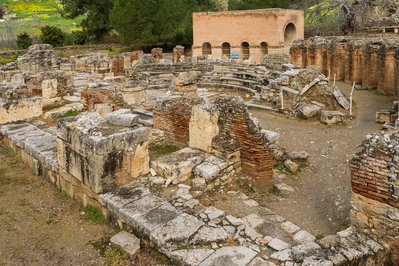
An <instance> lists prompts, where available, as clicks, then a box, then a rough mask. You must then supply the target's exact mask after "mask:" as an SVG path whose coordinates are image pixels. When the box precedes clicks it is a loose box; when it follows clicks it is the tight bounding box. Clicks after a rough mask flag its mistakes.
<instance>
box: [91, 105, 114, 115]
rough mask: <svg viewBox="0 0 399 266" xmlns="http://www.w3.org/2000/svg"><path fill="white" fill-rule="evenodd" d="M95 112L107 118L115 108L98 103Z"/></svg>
mask: <svg viewBox="0 0 399 266" xmlns="http://www.w3.org/2000/svg"><path fill="white" fill-rule="evenodd" d="M94 111H95V112H97V113H99V114H100V115H101V117H105V116H106V115H107V114H109V113H112V111H113V108H112V106H110V105H109V104H106V103H98V104H95V105H94Z"/></svg>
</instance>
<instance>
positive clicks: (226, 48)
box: [222, 42, 231, 58]
mask: <svg viewBox="0 0 399 266" xmlns="http://www.w3.org/2000/svg"><path fill="white" fill-rule="evenodd" d="M230 54H231V45H230V43H228V42H224V43H223V44H222V55H223V57H227V58H230Z"/></svg>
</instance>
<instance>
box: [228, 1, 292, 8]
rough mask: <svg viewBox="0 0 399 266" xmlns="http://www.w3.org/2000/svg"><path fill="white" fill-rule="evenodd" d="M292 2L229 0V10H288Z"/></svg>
mask: <svg viewBox="0 0 399 266" xmlns="http://www.w3.org/2000/svg"><path fill="white" fill-rule="evenodd" d="M293 2H294V1H293V0H230V1H229V10H246V9H261V8H288V7H289V6H290V5H291V4H292V3H293Z"/></svg>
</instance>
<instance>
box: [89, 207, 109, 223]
mask: <svg viewBox="0 0 399 266" xmlns="http://www.w3.org/2000/svg"><path fill="white" fill-rule="evenodd" d="M84 212H85V218H86V220H88V221H90V222H93V223H96V224H105V222H106V219H105V216H104V215H103V213H102V212H101V210H100V209H98V208H96V207H94V206H92V205H88V206H87V207H86V208H85V210H84Z"/></svg>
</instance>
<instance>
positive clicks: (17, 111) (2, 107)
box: [0, 97, 43, 125]
mask: <svg viewBox="0 0 399 266" xmlns="http://www.w3.org/2000/svg"><path fill="white" fill-rule="evenodd" d="M42 114H43V110H42V99H41V98H38V97H32V98H25V99H20V100H10V101H4V102H1V101H0V125H1V124H6V123H9V122H15V121H24V120H28V119H32V118H35V117H39V116H41V115H42Z"/></svg>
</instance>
